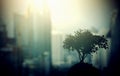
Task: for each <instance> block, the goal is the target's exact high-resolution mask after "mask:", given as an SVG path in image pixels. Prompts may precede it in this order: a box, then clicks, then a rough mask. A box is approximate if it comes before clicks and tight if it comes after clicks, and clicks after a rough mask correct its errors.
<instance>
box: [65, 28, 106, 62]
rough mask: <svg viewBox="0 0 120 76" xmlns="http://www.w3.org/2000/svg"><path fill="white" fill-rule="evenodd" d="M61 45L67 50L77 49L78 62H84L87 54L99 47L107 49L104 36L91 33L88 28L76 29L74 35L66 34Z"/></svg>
mask: <svg viewBox="0 0 120 76" xmlns="http://www.w3.org/2000/svg"><path fill="white" fill-rule="evenodd" d="M63 47H64V48H65V49H68V50H69V51H77V53H78V55H79V59H80V62H84V59H85V58H86V56H87V55H88V54H90V55H91V54H92V53H95V52H96V51H98V49H99V48H104V49H107V48H108V43H107V39H106V38H105V37H104V36H99V35H95V34H92V33H91V32H90V31H88V30H85V31H83V30H78V31H76V32H75V34H74V35H71V34H70V35H67V37H66V39H65V40H64V42H63Z"/></svg>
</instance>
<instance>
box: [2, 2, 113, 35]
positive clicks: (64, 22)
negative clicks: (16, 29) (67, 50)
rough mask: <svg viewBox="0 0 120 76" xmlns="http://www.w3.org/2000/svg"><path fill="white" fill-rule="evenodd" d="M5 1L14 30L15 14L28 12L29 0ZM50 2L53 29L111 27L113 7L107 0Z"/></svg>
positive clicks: (10, 23) (66, 30)
mask: <svg viewBox="0 0 120 76" xmlns="http://www.w3.org/2000/svg"><path fill="white" fill-rule="evenodd" d="M4 1H5V3H4V6H5V20H6V24H7V25H9V26H8V29H9V30H13V29H12V27H13V26H12V25H13V20H12V19H13V14H14V13H23V14H24V13H25V12H27V8H28V4H29V3H28V2H29V0H9V1H8V0H4ZM35 1H39V0H35ZM37 3H38V4H39V2H37ZM48 4H49V8H50V12H51V19H52V28H53V30H56V31H61V32H63V33H72V32H73V31H75V30H77V29H80V28H82V29H91V28H93V29H94V30H97V31H98V32H99V33H103V32H105V33H106V32H107V31H108V29H109V26H110V16H111V13H110V12H109V11H110V10H109V8H111V7H109V5H108V4H109V3H108V2H107V0H48ZM12 34H13V31H11V32H9V35H11V36H12Z"/></svg>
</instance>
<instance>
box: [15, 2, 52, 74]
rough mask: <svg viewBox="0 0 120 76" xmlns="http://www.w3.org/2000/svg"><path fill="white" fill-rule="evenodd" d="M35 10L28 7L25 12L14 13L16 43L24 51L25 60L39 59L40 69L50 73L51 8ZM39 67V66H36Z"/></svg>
mask: <svg viewBox="0 0 120 76" xmlns="http://www.w3.org/2000/svg"><path fill="white" fill-rule="evenodd" d="M44 5H45V7H44V10H40V12H42V14H41V13H40V12H39V11H35V10H33V9H32V8H30V7H28V10H27V13H25V14H18V13H16V14H14V30H15V38H16V44H17V46H18V47H20V48H21V49H22V50H23V51H24V57H25V60H26V59H29V58H31V60H33V61H34V59H35V60H36V59H37V60H38V61H37V62H39V66H38V67H39V71H42V73H43V72H44V74H48V72H49V71H50V66H51V19H50V12H49V9H48V8H47V7H46V4H45V3H44ZM36 68H37V66H36Z"/></svg>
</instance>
